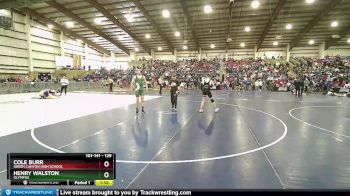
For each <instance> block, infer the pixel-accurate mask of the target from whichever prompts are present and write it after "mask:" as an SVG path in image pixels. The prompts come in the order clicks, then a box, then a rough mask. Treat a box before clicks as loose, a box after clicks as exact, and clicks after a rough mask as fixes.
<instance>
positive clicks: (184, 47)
mask: <svg viewBox="0 0 350 196" xmlns="http://www.w3.org/2000/svg"><path fill="white" fill-rule="evenodd" d="M349 40H350V39H349ZM182 48H183V49H184V50H187V46H186V45H184V46H183V47H182Z"/></svg>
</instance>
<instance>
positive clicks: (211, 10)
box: [204, 5, 213, 14]
mask: <svg viewBox="0 0 350 196" xmlns="http://www.w3.org/2000/svg"><path fill="white" fill-rule="evenodd" d="M212 12H213V9H212V8H211V6H210V5H205V6H204V13H206V14H210V13H212Z"/></svg>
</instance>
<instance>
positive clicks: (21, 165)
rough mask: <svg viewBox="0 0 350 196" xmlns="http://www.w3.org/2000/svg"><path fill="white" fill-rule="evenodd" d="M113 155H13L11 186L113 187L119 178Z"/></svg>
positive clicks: (10, 174) (9, 155)
mask: <svg viewBox="0 0 350 196" xmlns="http://www.w3.org/2000/svg"><path fill="white" fill-rule="evenodd" d="M115 160H116V158H115V154H114V153H84V154H82V153H67V154H61V153H36V154H26V153H10V154H8V155H7V163H8V170H7V179H8V180H10V182H11V185H80V186H83V185H87V186H89V185H97V186H111V185H113V181H114V179H115V177H116V170H115V168H116V165H115Z"/></svg>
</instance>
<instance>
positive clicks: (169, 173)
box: [0, 91, 350, 189]
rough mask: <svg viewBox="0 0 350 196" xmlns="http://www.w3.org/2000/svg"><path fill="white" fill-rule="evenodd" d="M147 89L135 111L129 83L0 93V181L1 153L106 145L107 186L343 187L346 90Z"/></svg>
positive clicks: (349, 146) (348, 113) (1, 181)
mask: <svg viewBox="0 0 350 196" xmlns="http://www.w3.org/2000/svg"><path fill="white" fill-rule="evenodd" d="M153 94H154V95H152V93H149V94H148V96H147V101H146V102H145V109H146V114H139V116H138V117H136V115H135V104H134V102H135V98H134V96H132V95H127V92H119V93H112V94H108V93H93V92H79V93H68V94H67V96H65V97H62V98H61V99H55V100H37V99H32V97H33V96H34V94H21V95H18V94H17V95H1V96H0V110H1V111H0V119H1V124H2V125H0V187H5V186H9V184H8V181H7V180H6V154H7V153H9V152H12V153H15V152H28V153H29V152H65V153H69V152H113V153H116V156H117V160H118V161H117V179H116V181H115V185H114V188H135V189H139V188H171V189H176V188H181V189H349V188H350V167H349V165H350V156H349V150H350V129H349V125H350V109H349V108H350V99H349V98H345V97H330V96H323V95H306V96H304V97H303V98H296V97H294V96H293V95H292V94H290V93H281V92H279V93H277V92H276V93H275V92H241V93H237V92H221V91H213V95H214V99H215V101H216V102H217V103H218V105H219V107H220V111H219V112H218V113H214V108H213V106H212V105H211V103H210V102H207V103H206V105H205V109H204V113H198V109H199V105H200V100H201V94H200V92H199V91H191V92H189V93H184V94H182V95H180V96H179V98H178V112H177V113H175V112H172V111H171V110H170V107H171V106H170V97H169V95H168V93H167V92H165V95H163V96H158V95H156V93H153Z"/></svg>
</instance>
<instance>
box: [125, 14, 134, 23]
mask: <svg viewBox="0 0 350 196" xmlns="http://www.w3.org/2000/svg"><path fill="white" fill-rule="evenodd" d="M124 17H125V18H126V20H127V21H128V22H135V18H134V15H133V14H125V15H124Z"/></svg>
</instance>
